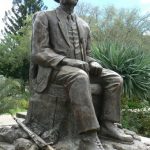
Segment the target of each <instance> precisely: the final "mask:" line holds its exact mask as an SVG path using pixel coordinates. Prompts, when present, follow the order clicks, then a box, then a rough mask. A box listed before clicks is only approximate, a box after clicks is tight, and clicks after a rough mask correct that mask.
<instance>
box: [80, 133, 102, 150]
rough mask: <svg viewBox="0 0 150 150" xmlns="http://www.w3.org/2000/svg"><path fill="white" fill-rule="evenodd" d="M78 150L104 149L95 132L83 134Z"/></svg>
mask: <svg viewBox="0 0 150 150" xmlns="http://www.w3.org/2000/svg"><path fill="white" fill-rule="evenodd" d="M78 150H104V148H103V146H102V144H101V142H100V140H99V138H98V136H97V134H96V135H94V136H93V135H83V136H82V138H81V140H80V145H79V149H78Z"/></svg>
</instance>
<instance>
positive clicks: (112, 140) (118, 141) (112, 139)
mask: <svg viewBox="0 0 150 150" xmlns="http://www.w3.org/2000/svg"><path fill="white" fill-rule="evenodd" d="M99 138H100V139H102V140H108V141H110V142H117V143H121V144H129V145H132V144H134V141H133V142H127V141H121V140H117V139H114V138H110V137H105V136H101V135H100V136H99Z"/></svg>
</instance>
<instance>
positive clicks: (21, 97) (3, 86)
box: [0, 76, 29, 114]
mask: <svg viewBox="0 0 150 150" xmlns="http://www.w3.org/2000/svg"><path fill="white" fill-rule="evenodd" d="M20 82H21V81H20V80H12V79H10V78H8V79H7V78H4V77H3V76H0V91H1V92H0V114H2V113H7V112H9V111H13V110H17V109H27V107H28V98H29V91H28V90H27V89H26V90H25V91H22V84H21V83H20Z"/></svg>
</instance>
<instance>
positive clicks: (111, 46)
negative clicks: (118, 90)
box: [93, 43, 150, 100]
mask: <svg viewBox="0 0 150 150" xmlns="http://www.w3.org/2000/svg"><path fill="white" fill-rule="evenodd" d="M93 55H94V57H95V58H96V59H97V60H98V61H99V63H100V64H102V66H103V67H105V68H109V69H111V70H114V71H116V72H118V73H119V74H120V75H121V76H122V77H123V79H124V88H123V91H124V96H125V97H128V98H133V99H134V98H135V97H136V98H139V99H147V100H149V99H150V97H149V91H150V60H149V59H148V57H147V56H145V54H144V52H143V51H142V50H140V49H138V48H137V49H135V48H132V47H128V46H127V45H125V46H123V45H120V44H117V43H116V44H115V43H104V44H102V43H100V44H99V45H97V47H94V48H93Z"/></svg>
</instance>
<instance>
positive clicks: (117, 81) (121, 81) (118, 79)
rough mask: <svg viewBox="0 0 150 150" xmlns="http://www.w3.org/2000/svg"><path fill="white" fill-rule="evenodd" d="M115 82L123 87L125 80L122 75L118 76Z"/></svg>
mask: <svg viewBox="0 0 150 150" xmlns="http://www.w3.org/2000/svg"><path fill="white" fill-rule="evenodd" d="M115 81H116V83H117V84H118V85H120V86H122V85H123V78H122V77H121V76H120V75H118V76H117V78H116V80H115Z"/></svg>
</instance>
